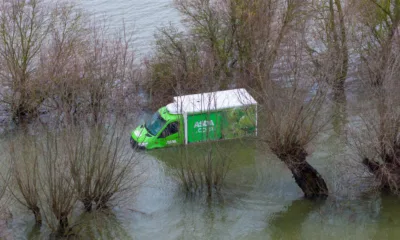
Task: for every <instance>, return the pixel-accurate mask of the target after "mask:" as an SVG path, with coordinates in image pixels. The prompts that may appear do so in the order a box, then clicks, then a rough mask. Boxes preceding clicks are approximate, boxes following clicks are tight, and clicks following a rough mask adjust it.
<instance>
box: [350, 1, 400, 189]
mask: <svg viewBox="0 0 400 240" xmlns="http://www.w3.org/2000/svg"><path fill="white" fill-rule="evenodd" d="M354 4H355V7H357V8H358V9H360V10H359V11H358V12H357V13H358V14H357V17H358V18H359V19H360V23H361V26H360V27H361V30H362V31H363V33H364V35H363V38H362V39H361V40H362V42H361V43H362V44H361V45H360V46H361V47H360V53H361V60H362V62H361V67H360V76H361V77H362V79H363V82H364V83H365V85H364V86H366V89H367V91H368V93H369V94H370V95H371V96H373V98H371V103H372V105H370V106H368V107H369V108H368V110H365V114H363V115H362V119H363V122H362V123H363V124H362V125H361V126H362V129H361V130H359V131H355V132H356V133H355V134H356V138H355V139H356V140H355V143H354V144H355V146H356V149H357V150H358V151H359V155H360V157H361V158H362V162H363V163H364V165H365V166H366V167H367V168H368V169H369V171H370V172H371V173H372V174H373V175H374V176H375V177H376V179H377V181H378V183H379V189H380V190H384V191H389V192H393V193H399V191H398V190H399V183H400V180H399V179H400V176H399V166H400V162H399V160H400V155H399V154H400V139H399V136H400V117H399V107H400V106H399V97H398V91H399V86H400V84H399V80H398V77H397V76H398V74H399V72H400V63H399V57H398V56H399V50H400V49H399V47H398V46H399V43H400V42H399V41H400V39H399V35H398V29H399V24H400V2H399V1H382V2H381V1H375V0H369V1H365V2H364V4H363V5H360V4H359V3H358V2H357V3H354Z"/></svg>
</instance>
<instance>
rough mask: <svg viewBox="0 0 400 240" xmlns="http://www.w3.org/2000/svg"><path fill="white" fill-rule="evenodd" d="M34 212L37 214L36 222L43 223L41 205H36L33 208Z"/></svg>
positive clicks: (37, 223)
mask: <svg viewBox="0 0 400 240" xmlns="http://www.w3.org/2000/svg"><path fill="white" fill-rule="evenodd" d="M31 210H32V212H33V215H34V216H35V223H36V225H39V226H40V225H42V215H41V214H40V209H39V207H34V208H32V209H31Z"/></svg>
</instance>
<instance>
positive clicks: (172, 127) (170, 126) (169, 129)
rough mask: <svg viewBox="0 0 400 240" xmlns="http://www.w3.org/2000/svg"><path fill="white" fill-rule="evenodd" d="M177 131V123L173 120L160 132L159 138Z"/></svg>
mask: <svg viewBox="0 0 400 240" xmlns="http://www.w3.org/2000/svg"><path fill="white" fill-rule="evenodd" d="M177 132H179V123H178V122H173V123H170V124H168V126H167V127H166V128H165V129H164V131H163V132H162V133H161V134H160V138H165V137H168V136H169V135H172V134H175V133H177Z"/></svg>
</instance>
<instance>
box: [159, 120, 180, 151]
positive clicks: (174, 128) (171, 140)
mask: <svg viewBox="0 0 400 240" xmlns="http://www.w3.org/2000/svg"><path fill="white" fill-rule="evenodd" d="M179 127H180V125H179V122H172V123H169V124H168V125H167V126H166V127H165V128H164V130H163V131H162V132H161V134H160V135H159V136H158V142H159V145H160V147H165V146H173V145H178V144H179V143H181V141H180V137H181V136H180V134H179V133H180V131H179Z"/></svg>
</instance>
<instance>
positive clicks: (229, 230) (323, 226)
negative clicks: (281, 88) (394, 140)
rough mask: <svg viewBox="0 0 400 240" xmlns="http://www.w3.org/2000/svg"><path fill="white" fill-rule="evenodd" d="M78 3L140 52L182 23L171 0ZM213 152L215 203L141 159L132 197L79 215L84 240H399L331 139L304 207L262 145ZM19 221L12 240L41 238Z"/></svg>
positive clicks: (315, 154)
mask: <svg viewBox="0 0 400 240" xmlns="http://www.w3.org/2000/svg"><path fill="white" fill-rule="evenodd" d="M81 2H82V4H83V6H84V7H85V8H88V9H89V10H91V11H93V12H94V13H97V14H102V13H105V14H107V15H108V16H111V17H112V20H113V21H115V22H116V24H117V23H118V22H119V21H121V19H124V20H125V22H126V23H127V24H130V25H135V27H136V32H137V35H136V38H137V47H138V49H139V51H140V53H141V54H147V53H148V52H149V50H150V49H151V42H152V40H153V33H154V30H155V29H156V28H157V27H159V26H161V25H163V24H168V22H169V21H172V22H178V21H179V15H178V13H177V12H176V11H175V10H174V9H172V7H171V1H168V0H114V1H106V0H81ZM133 126H134V124H133V125H132V127H133ZM128 134H129V133H127V135H128ZM127 144H129V143H128V141H127ZM219 144H220V147H221V149H224V151H226V155H227V157H229V159H230V161H231V170H230V171H229V173H228V174H227V176H226V182H225V188H224V189H223V191H222V193H221V195H218V196H214V197H213V198H212V199H211V200H210V199H207V198H206V197H205V196H204V195H201V194H200V195H190V196H188V195H186V194H184V193H183V192H182V189H181V187H180V184H179V181H178V179H177V177H176V174H174V173H175V171H176V164H174V161H175V162H176V161H177V159H178V160H179V158H180V157H181V156H180V155H179V154H177V150H176V149H174V148H170V149H164V150H154V151H147V152H141V153H140V155H138V158H139V159H140V167H141V169H143V175H142V180H143V182H142V184H141V185H140V186H139V187H138V188H137V189H136V191H135V194H134V196H129V199H125V201H124V202H123V204H121V205H116V206H115V207H113V208H112V209H111V212H108V213H92V214H88V215H80V216H77V217H76V219H75V220H80V221H85V222H86V225H85V226H92V227H91V229H95V230H93V232H89V231H88V232H87V235H86V236H85V237H84V239H149V240H154V239H166V240H168V239H191V240H192V239H400V201H399V199H398V198H396V197H392V196H381V195H379V194H376V193H374V192H373V191H371V188H372V186H371V184H370V181H369V175H368V174H367V173H365V172H364V169H363V168H362V167H360V165H359V164H357V162H356V160H355V158H354V156H353V155H352V153H351V151H350V150H349V149H347V147H346V145H345V144H344V139H343V138H342V137H338V136H336V135H335V134H334V133H333V132H331V131H327V132H326V133H325V134H323V135H322V136H320V137H319V139H317V140H316V141H315V142H314V143H313V144H312V146H311V147H310V149H309V151H310V152H312V155H311V156H310V158H309V162H310V163H311V164H312V165H313V166H314V167H315V168H316V169H317V170H318V171H319V172H320V173H321V175H322V176H323V177H324V178H325V180H326V182H327V184H328V187H329V190H330V193H331V196H330V197H329V198H328V199H327V200H326V201H323V202H310V201H308V200H305V199H303V198H302V192H301V191H300V189H299V188H298V187H297V185H296V184H295V182H294V179H293V178H292V176H291V174H290V171H289V170H288V169H287V168H286V167H285V166H284V165H283V164H282V163H281V162H280V161H279V160H277V159H276V158H275V157H274V156H273V155H272V154H270V153H269V152H268V150H266V149H267V148H266V147H265V146H263V145H259V144H257V145H256V144H255V143H254V142H252V141H225V142H221V143H219ZM190 151H193V152H195V150H194V149H192V150H189V152H190ZM197 151H198V150H197ZM196 154H197V153H196ZM22 214H25V215H23V216H24V217H22V218H20V217H17V216H16V214H14V216H15V218H14V220H13V221H12V222H11V223H9V225H8V226H9V228H10V232H11V235H12V236H13V238H14V239H43V238H45V237H44V236H43V235H44V233H40V231H39V230H38V229H36V228H35V227H34V226H33V223H34V219H33V217H32V216H31V215H29V214H26V212H23V213H22ZM88 229H89V227H88Z"/></svg>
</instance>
